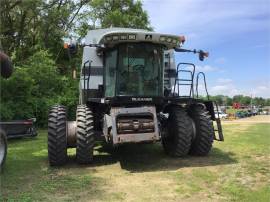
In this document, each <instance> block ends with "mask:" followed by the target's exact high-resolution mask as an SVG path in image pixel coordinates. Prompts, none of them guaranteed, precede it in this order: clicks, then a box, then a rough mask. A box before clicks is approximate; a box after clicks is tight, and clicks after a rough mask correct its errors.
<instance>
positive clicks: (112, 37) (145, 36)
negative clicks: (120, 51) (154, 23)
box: [85, 28, 181, 49]
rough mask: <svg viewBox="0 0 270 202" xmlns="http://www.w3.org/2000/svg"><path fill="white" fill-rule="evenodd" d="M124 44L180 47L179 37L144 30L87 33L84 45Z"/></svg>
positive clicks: (114, 29)
mask: <svg viewBox="0 0 270 202" xmlns="http://www.w3.org/2000/svg"><path fill="white" fill-rule="evenodd" d="M124 42H151V43H155V44H162V45H165V46H166V47H167V48H168V49H173V48H177V47H180V45H181V41H180V37H179V36H176V35H171V34H162V33H156V32H151V31H148V30H144V29H130V28H108V29H96V30H90V31H88V33H87V35H86V37H85V43H86V44H99V45H104V46H105V47H112V46H114V45H116V44H119V43H124Z"/></svg>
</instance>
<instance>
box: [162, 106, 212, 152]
mask: <svg viewBox="0 0 270 202" xmlns="http://www.w3.org/2000/svg"><path fill="white" fill-rule="evenodd" d="M168 114H169V117H168V119H167V121H166V124H165V127H164V130H165V132H164V133H163V134H164V135H163V136H162V145H163V148H164V150H165V152H166V153H167V154H169V155H170V156H176V157H183V156H186V155H187V154H193V155H199V156H205V155H207V154H208V153H209V152H210V150H211V148H212V143H213V139H214V128H213V123H212V120H211V118H210V115H209V113H208V111H207V110H206V109H205V108H204V106H203V105H195V106H192V107H191V108H189V109H188V110H187V109H185V108H181V107H179V106H173V107H171V108H170V109H169V110H168Z"/></svg>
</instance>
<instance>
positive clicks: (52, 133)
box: [48, 28, 223, 166]
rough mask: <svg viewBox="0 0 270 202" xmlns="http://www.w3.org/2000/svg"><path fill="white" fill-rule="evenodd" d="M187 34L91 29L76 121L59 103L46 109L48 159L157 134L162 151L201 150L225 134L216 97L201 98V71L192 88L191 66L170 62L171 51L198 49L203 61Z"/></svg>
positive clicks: (84, 156)
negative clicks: (187, 42) (101, 143)
mask: <svg viewBox="0 0 270 202" xmlns="http://www.w3.org/2000/svg"><path fill="white" fill-rule="evenodd" d="M184 40H185V39H184V37H179V36H175V35H168V34H160V33H155V32H149V31H147V30H139V29H127V28H110V29H98V30H91V31H89V32H88V34H87V36H86V43H85V45H84V50H83V59H82V68H81V75H80V85H79V88H80V97H79V105H78V106H77V114H76V120H75V121H68V120H67V110H66V108H65V107H64V106H61V105H55V106H53V107H52V108H51V109H50V112H49V119H48V155H49V163H50V165H52V166H57V165H63V164H64V163H65V162H66V160H67V148H76V159H77V161H78V162H79V163H82V164H86V163H90V162H92V161H93V150H94V146H95V142H96V141H98V140H103V141H105V142H106V143H108V144H110V145H113V146H117V145H121V144H125V143H141V142H157V141H161V142H162V145H163V148H164V150H165V152H166V153H167V154H168V155H171V156H175V157H182V156H185V155H187V154H194V155H201V156H204V155H207V154H208V153H209V151H210V150H211V147H212V144H213V140H214V139H216V140H220V141H223V134H222V128H221V123H220V120H219V118H216V117H215V112H214V103H213V102H212V101H210V100H209V99H208V100H207V101H206V100H201V99H199V98H198V81H199V76H200V75H201V76H203V78H204V84H205V90H206V92H207V89H206V83H205V75H204V73H202V72H199V73H198V74H197V77H196V86H195V87H194V82H193V81H194V76H195V69H196V67H195V65H194V64H191V63H179V64H177V65H176V64H175V57H174V53H175V52H193V53H198V54H199V59H200V60H203V59H204V57H207V56H208V53H205V52H203V51H201V50H200V51H196V50H186V49H183V48H181V45H182V44H183V43H184ZM72 47H73V48H74V46H72ZM187 66H189V68H186V67H187ZM184 67H185V68H184ZM183 86H186V87H188V88H189V91H188V95H182V94H181V92H182V91H181V87H183ZM194 91H195V92H194ZM207 95H208V93H207ZM208 97H209V96H208ZM213 121H215V122H216V123H217V130H215V129H214V125H213ZM215 131H218V138H216V135H215Z"/></svg>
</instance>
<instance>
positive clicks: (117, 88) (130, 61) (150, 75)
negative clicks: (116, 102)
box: [105, 42, 165, 97]
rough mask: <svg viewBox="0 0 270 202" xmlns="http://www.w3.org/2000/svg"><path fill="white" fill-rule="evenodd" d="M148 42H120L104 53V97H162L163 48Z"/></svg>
mask: <svg viewBox="0 0 270 202" xmlns="http://www.w3.org/2000/svg"><path fill="white" fill-rule="evenodd" d="M164 48H165V47H163V46H161V45H158V44H152V43H149V42H147V43H144V42H140V43H122V44H118V45H116V46H115V47H114V48H112V49H109V50H107V51H106V52H105V97H114V96H162V95H163V86H162V83H163V74H162V72H163V50H164Z"/></svg>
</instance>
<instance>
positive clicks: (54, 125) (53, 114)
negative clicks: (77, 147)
mask: <svg viewBox="0 0 270 202" xmlns="http://www.w3.org/2000/svg"><path fill="white" fill-rule="evenodd" d="M66 127H67V112H66V108H65V107H64V106H61V105H56V106H53V107H52V108H51V110H50V112H49V116H48V157H49V163H50V165H51V166H60V165H63V164H65V163H66V161H67V133H66Z"/></svg>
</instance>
